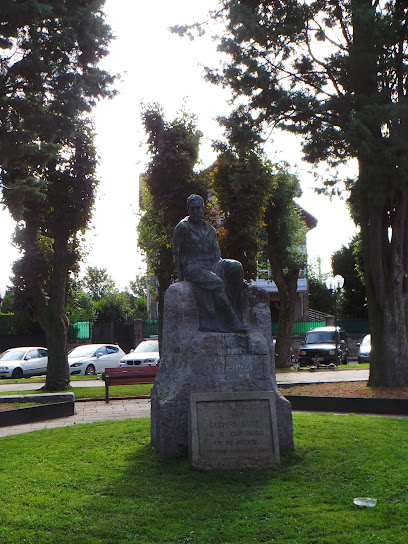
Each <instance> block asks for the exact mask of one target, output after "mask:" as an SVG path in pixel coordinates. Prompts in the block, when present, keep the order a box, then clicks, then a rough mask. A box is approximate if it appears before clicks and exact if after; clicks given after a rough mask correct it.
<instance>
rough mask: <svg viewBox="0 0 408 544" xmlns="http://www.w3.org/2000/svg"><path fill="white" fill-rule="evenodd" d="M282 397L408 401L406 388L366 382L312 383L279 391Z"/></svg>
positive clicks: (407, 388) (407, 389) (407, 387)
mask: <svg viewBox="0 0 408 544" xmlns="http://www.w3.org/2000/svg"><path fill="white" fill-rule="evenodd" d="M281 392H282V394H283V395H303V396H310V397H365V398H381V399H408V386H404V387H368V386H367V382H361V381H360V382H336V383H314V384H305V385H299V386H291V387H285V388H282V389H281Z"/></svg>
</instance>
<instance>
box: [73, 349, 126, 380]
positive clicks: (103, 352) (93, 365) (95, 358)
mask: <svg viewBox="0 0 408 544" xmlns="http://www.w3.org/2000/svg"><path fill="white" fill-rule="evenodd" d="M124 355H125V352H124V351H123V350H122V349H121V348H120V347H119V346H117V345H115V344H84V345H82V346H78V347H76V348H74V349H73V350H72V351H71V352H70V353H69V354H68V365H69V373H70V375H71V376H84V375H86V376H93V375H94V374H102V372H104V371H105V368H117V367H118V366H119V361H120V360H121V359H122V357H123V356H124Z"/></svg>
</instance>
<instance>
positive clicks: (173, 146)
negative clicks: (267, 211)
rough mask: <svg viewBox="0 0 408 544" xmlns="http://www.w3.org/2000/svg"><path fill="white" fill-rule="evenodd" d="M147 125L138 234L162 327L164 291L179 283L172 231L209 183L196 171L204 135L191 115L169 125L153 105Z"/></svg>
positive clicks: (147, 117) (147, 116)
mask: <svg viewBox="0 0 408 544" xmlns="http://www.w3.org/2000/svg"><path fill="white" fill-rule="evenodd" d="M143 122H144V126H145V130H146V134H147V142H148V145H149V151H150V153H151V161H150V163H149V166H148V169H147V171H146V173H145V174H144V176H143V177H142V179H141V185H142V209H143V214H142V217H141V220H140V223H139V226H138V233H139V242H140V244H141V246H142V248H143V250H144V251H145V253H146V257H147V266H148V272H149V273H150V274H154V275H155V277H156V280H157V285H158V292H157V300H158V305H159V321H160V323H161V319H162V310H163V297H164V293H165V291H166V289H167V288H168V287H169V285H170V283H171V282H172V281H173V280H174V279H175V272H174V262H173V251H172V239H173V230H174V227H175V226H176V225H177V223H178V222H179V221H180V220H181V219H183V217H185V216H186V215H187V209H186V200H187V197H188V196H189V195H190V194H192V193H197V194H200V195H201V196H202V197H203V198H204V200H206V198H207V184H206V182H205V179H206V178H205V176H204V175H198V174H196V173H195V171H194V168H195V166H196V163H197V159H198V149H199V143H200V138H201V133H200V132H199V131H198V130H197V129H196V127H195V124H194V119H193V118H192V117H191V116H188V115H187V114H183V115H182V116H181V117H179V118H177V119H175V120H174V121H173V122H171V123H169V122H166V121H165V120H164V117H163V113H162V111H161V109H160V108H159V107H158V106H157V105H154V106H152V107H149V108H147V109H146V110H145V111H144V113H143ZM159 330H161V327H160V328H159Z"/></svg>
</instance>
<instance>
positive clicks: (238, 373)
mask: <svg viewBox="0 0 408 544" xmlns="http://www.w3.org/2000/svg"><path fill="white" fill-rule="evenodd" d="M234 351H236V352H237V353H231V352H234ZM239 351H240V350H232V349H229V350H228V352H227V355H226V357H225V377H226V379H227V380H250V379H252V378H253V377H254V376H257V374H258V373H259V370H260V369H262V367H261V365H260V364H259V357H258V356H257V355H251V354H247V353H239Z"/></svg>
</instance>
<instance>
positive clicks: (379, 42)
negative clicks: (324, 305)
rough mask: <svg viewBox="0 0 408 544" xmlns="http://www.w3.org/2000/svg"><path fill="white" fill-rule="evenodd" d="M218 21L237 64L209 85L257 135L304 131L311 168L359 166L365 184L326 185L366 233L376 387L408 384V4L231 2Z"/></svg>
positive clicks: (214, 75) (224, 47)
mask: <svg viewBox="0 0 408 544" xmlns="http://www.w3.org/2000/svg"><path fill="white" fill-rule="evenodd" d="M214 17H217V18H221V19H223V21H224V22H225V25H226V32H225V34H224V36H222V37H221V38H220V41H219V48H220V50H221V51H223V52H224V53H226V54H227V55H228V56H229V57H228V58H229V60H228V62H224V64H223V67H222V68H221V69H220V70H219V71H209V72H208V76H207V77H208V79H209V80H210V81H212V82H214V83H215V84H220V85H223V86H227V87H229V88H230V89H231V90H232V93H233V97H234V100H235V104H236V111H238V112H240V115H245V116H246V118H251V119H252V124H253V126H254V127H256V129H257V131H258V134H261V133H262V131H264V130H265V129H266V128H267V129H268V130H269V131H270V130H271V129H274V128H277V127H278V128H281V129H284V130H289V131H292V132H294V133H297V134H300V135H301V136H302V138H303V142H304V145H303V150H304V154H305V158H306V160H308V161H310V162H313V163H316V162H319V161H327V162H328V163H329V164H330V165H331V166H336V165H339V164H341V163H344V162H345V161H347V160H348V159H349V158H356V159H357V161H358V164H359V173H358V177H357V178H356V179H355V180H336V179H335V177H334V178H333V179H330V180H327V182H326V186H327V188H329V189H331V190H332V191H334V192H336V191H338V190H339V186H338V184H337V181H343V182H344V183H343V185H342V187H343V188H344V187H346V188H347V189H348V190H349V191H350V194H351V202H352V207H353V211H354V217H355V218H356V220H357V221H358V223H359V225H360V227H361V238H362V250H363V258H364V274H365V283H366V289H367V303H368V313H369V319H370V326H371V332H372V352H371V368H370V379H369V383H370V385H389V386H392V385H394V386H396V385H405V384H407V383H408V340H407V324H406V317H405V316H406V307H407V304H408V285H407V282H406V277H407V274H408V246H407V244H406V243H405V241H406V239H407V238H408V221H407V204H408V167H407V166H408V163H407V161H408V153H407V151H408V149H407V147H408V137H407V136H408V128H407V127H408V107H407V95H408V78H407V75H406V74H407V52H408V25H407V22H408V6H407V5H406V3H404V2H401V1H399V0H395V1H387V2H378V1H377V0H350V1H347V0H345V1H341V2H339V1H338V0H329V1H327V2H322V1H321V0H315V1H311V2H301V1H297V0H288V1H286V2H281V1H278V0H271V1H268V2H264V1H263V0H223V1H222V9H221V10H220V11H218V12H217V13H215V14H214ZM234 114H235V112H234ZM234 114H233V115H234ZM225 123H226V124H228V120H226V121H225Z"/></svg>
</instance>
